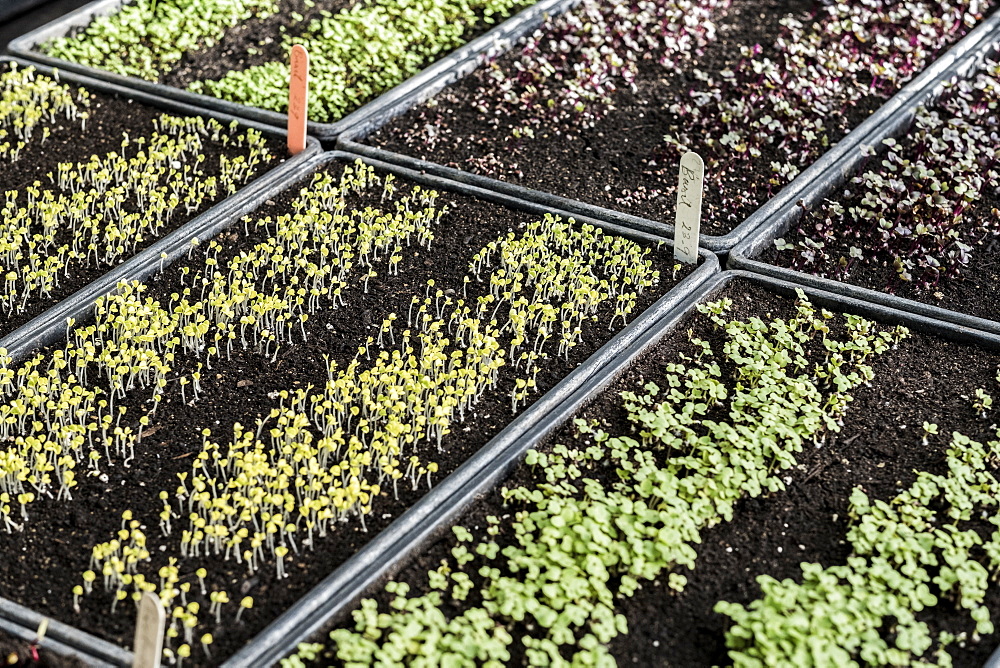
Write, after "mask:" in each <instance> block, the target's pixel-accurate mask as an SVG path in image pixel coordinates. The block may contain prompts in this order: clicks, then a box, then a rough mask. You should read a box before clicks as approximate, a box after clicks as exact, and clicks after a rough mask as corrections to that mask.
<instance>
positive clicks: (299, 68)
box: [288, 44, 309, 155]
mask: <svg viewBox="0 0 1000 668" xmlns="http://www.w3.org/2000/svg"><path fill="white" fill-rule="evenodd" d="M308 108H309V54H308V53H307V52H306V48H305V47H304V46H302V45H301V44H296V45H295V46H293V47H292V67H291V75H290V78H289V82H288V151H289V152H290V153H291V154H292V155H295V154H297V153H300V152H301V151H302V150H303V149H304V148H305V147H306V122H307V121H308V119H309V114H308Z"/></svg>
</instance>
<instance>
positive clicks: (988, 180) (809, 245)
mask: <svg viewBox="0 0 1000 668" xmlns="http://www.w3.org/2000/svg"><path fill="white" fill-rule="evenodd" d="M998 104H1000V66H998V65H996V64H989V65H988V66H987V67H986V69H985V70H984V71H982V72H980V73H979V74H977V75H976V76H975V77H973V78H972V79H970V80H967V81H961V82H958V83H953V84H950V85H948V86H947V87H946V88H945V90H944V92H943V94H942V96H941V98H940V99H939V101H938V102H937V103H936V104H935V105H934V106H933V107H931V108H921V109H919V110H918V111H917V114H916V117H915V121H914V126H913V128H912V129H911V130H910V133H909V134H908V135H907V136H906V137H904V138H901V139H899V140H897V139H886V140H884V141H883V142H882V146H881V147H880V149H879V150H876V149H875V148H874V147H870V148H867V149H865V152H866V155H868V156H869V157H868V163H867V169H866V170H865V171H864V172H862V173H861V174H860V175H859V176H857V177H855V178H854V179H853V180H852V185H850V186H849V187H848V191H847V193H848V195H847V196H846V197H844V198H843V200H841V201H832V200H826V201H824V202H823V203H822V204H821V205H820V206H818V207H817V208H816V209H815V210H813V211H810V212H808V213H806V215H805V216H804V217H803V219H802V221H801V222H800V224H799V226H798V230H797V234H796V235H795V239H794V241H787V240H785V239H778V240H777V242H776V244H775V245H776V247H777V249H778V251H779V253H780V252H788V251H790V252H791V253H793V255H792V257H791V261H790V262H791V266H792V267H793V268H795V269H799V270H803V271H808V272H810V273H814V274H818V275H821V276H826V277H831V278H836V279H845V278H847V277H849V276H850V275H851V272H852V269H854V268H855V266H856V265H868V266H872V265H874V266H880V267H891V268H892V269H893V271H892V273H891V274H890V277H891V278H890V280H889V284H888V285H887V286H886V287H887V288H889V289H894V288H895V287H896V286H898V284H899V283H900V282H914V283H917V284H919V285H921V286H925V287H927V286H934V285H937V283H938V282H939V281H940V280H941V279H942V278H948V277H954V276H957V275H958V274H959V273H960V272H961V270H962V268H963V267H965V266H966V265H967V264H968V263H969V262H970V260H971V258H972V255H971V253H972V250H973V249H974V248H975V247H977V246H980V245H982V244H983V243H985V242H989V241H990V240H992V239H995V238H997V237H998V236H1000V220H998V218H997V216H996V215H995V211H996V210H995V209H994V210H993V212H986V211H982V210H980V209H981V207H977V206H975V205H976V203H977V202H979V200H980V199H981V197H982V195H983V192H984V191H985V190H987V189H989V190H993V189H996V188H997V186H998V185H1000V176H998V173H997V170H996V169H995V167H996V148H995V146H996V141H997V131H998V125H1000V123H998V120H997V117H996V109H997V106H998Z"/></svg>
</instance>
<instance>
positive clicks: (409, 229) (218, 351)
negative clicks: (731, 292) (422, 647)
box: [0, 154, 718, 666]
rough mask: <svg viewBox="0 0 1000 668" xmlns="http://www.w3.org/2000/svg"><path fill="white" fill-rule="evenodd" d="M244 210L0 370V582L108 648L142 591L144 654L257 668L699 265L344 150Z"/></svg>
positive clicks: (120, 641) (622, 234)
mask: <svg viewBox="0 0 1000 668" xmlns="http://www.w3.org/2000/svg"><path fill="white" fill-rule="evenodd" d="M289 183H291V184H293V185H289ZM255 204H256V206H257V208H256V209H255V210H253V211H252V212H250V213H247V214H245V215H244V214H243V213H241V212H232V215H230V216H229V217H228V222H229V226H228V227H227V228H225V229H222V230H220V231H218V232H217V233H216V234H215V235H214V236H211V237H202V238H199V239H197V240H192V242H191V243H189V244H188V246H187V248H186V251H185V254H183V255H182V256H180V257H179V258H177V259H176V260H174V261H173V263H172V264H167V265H165V266H164V267H163V268H162V272H160V271H159V270H160V267H159V262H158V260H156V259H154V260H153V261H151V267H147V269H149V268H153V269H155V272H156V273H155V275H150V276H148V277H147V278H145V279H143V280H133V279H126V280H123V281H121V282H120V283H119V284H118V285H117V287H116V289H115V291H114V292H113V293H111V294H107V295H106V296H103V297H102V298H100V299H98V300H97V301H96V304H95V305H94V306H93V309H92V314H91V315H90V316H89V317H84V316H80V317H79V318H77V320H76V321H75V322H73V321H71V322H68V323H66V324H59V325H54V326H53V330H56V331H57V332H58V333H59V340H57V341H54V342H52V343H51V344H50V345H49V346H47V347H44V348H41V349H37V348H32V347H30V346H22V347H20V348H18V349H11V350H7V351H5V352H4V353H3V358H2V359H0V392H2V398H0V418H2V419H0V429H3V438H5V439H6V440H7V445H5V446H4V449H3V450H0V453H3V459H0V485H2V490H3V496H2V497H0V499H2V500H3V502H2V504H0V527H2V528H3V529H4V530H5V531H6V532H7V534H8V535H7V538H6V539H5V540H4V542H3V543H2V545H0V552H2V555H0V558H2V560H3V563H4V564H5V567H4V569H3V570H2V572H0V595H2V596H3V597H5V598H6V599H9V600H11V601H13V602H14V603H16V604H17V605H19V606H24V607H28V608H31V610H32V611H33V612H34V613H37V614H42V615H46V616H49V617H52V618H53V619H55V620H58V621H60V622H62V623H65V624H69V625H72V626H73V627H76V629H78V630H77V631H74V632H73V633H71V634H69V635H70V637H65V636H59V635H57V636H55V637H54V639H55V640H57V641H59V642H64V643H66V644H69V643H70V642H73V639H74V638H75V637H76V636H74V635H73V634H80V635H81V636H82V635H84V634H85V635H86V638H88V639H90V640H91V641H96V639H100V640H101V641H104V642H111V643H115V644H117V645H119V646H124V645H127V644H128V643H129V642H130V640H131V637H132V625H133V620H134V618H135V607H136V606H135V604H134V602H133V601H136V600H138V599H139V598H141V596H142V595H143V594H144V593H145V592H151V593H155V594H156V595H158V596H159V597H160V599H161V601H162V602H163V603H164V606H165V608H166V610H167V611H168V626H167V628H166V637H167V642H166V647H165V650H164V652H165V655H166V657H167V658H168V659H169V660H171V661H174V662H176V663H177V664H178V665H189V666H190V665H217V664H219V663H222V662H223V661H225V660H226V659H227V657H230V656H231V655H233V654H234V653H235V652H237V651H238V650H239V649H240V648H241V647H243V646H244V645H246V644H247V642H248V641H249V640H250V639H251V638H253V637H254V636H255V635H256V634H258V633H260V632H261V631H264V634H263V636H262V638H261V639H260V640H258V641H256V642H254V643H252V644H251V645H249V646H248V647H250V648H251V649H249V650H247V651H250V652H251V656H252V658H251V659H250V660H249V661H248V662H247V663H242V664H241V663H240V661H239V660H237V661H236V662H235V664H233V665H250V664H253V665H262V664H266V663H268V660H267V658H266V657H267V656H268V654H267V653H268V652H269V651H271V644H272V643H274V639H273V638H274V630H273V627H272V628H269V624H271V623H272V622H273V621H274V620H276V619H278V618H279V617H280V616H282V615H283V614H285V613H286V612H288V611H291V612H288V614H289V615H291V616H292V617H294V616H295V615H301V614H302V609H303V608H306V609H310V608H311V609H317V608H319V607H322V606H324V605H327V604H329V603H330V602H336V601H339V600H340V599H341V598H343V597H344V596H347V595H351V592H352V587H354V586H356V584H357V582H358V581H360V580H363V579H364V578H366V577H368V576H369V574H370V572H371V571H372V569H373V566H372V564H374V563H378V562H379V561H380V560H382V559H384V558H385V555H386V554H391V553H392V551H393V550H394V549H396V547H397V545H398V544H400V543H405V540H404V539H405V538H406V537H407V536H408V535H409V533H410V532H412V531H414V530H418V529H419V528H420V527H421V526H422V521H421V517H422V516H424V515H426V514H427V513H429V512H431V511H432V510H434V509H435V508H437V507H438V506H440V504H441V503H443V502H445V500H447V499H448V498H449V497H450V495H451V494H452V493H453V492H454V490H455V489H457V488H459V487H461V486H462V485H464V484H465V482H466V480H467V479H468V478H469V477H470V476H473V475H475V474H476V472H477V471H478V470H479V469H480V468H482V467H484V466H486V465H487V464H488V462H486V461H484V460H483V459H482V457H479V458H475V459H471V460H470V458H472V457H473V455H475V453H476V452H477V451H479V450H480V449H482V448H484V447H486V448H487V449H492V450H493V451H501V450H503V449H504V448H506V447H507V446H508V445H509V444H510V443H512V442H513V441H514V440H515V439H516V438H517V437H518V436H520V435H521V434H522V433H524V432H525V431H526V430H529V429H531V428H532V427H533V426H534V425H535V424H537V423H538V422H539V421H541V420H542V419H543V417H544V416H545V415H546V414H547V413H548V412H549V411H550V410H551V409H552V408H553V406H555V405H556V404H558V402H559V401H560V399H561V398H562V397H564V396H566V395H567V394H568V393H570V392H572V391H573V390H575V389H576V388H577V387H580V386H581V385H582V384H583V383H584V382H585V381H586V380H587V379H588V378H589V377H590V376H592V375H594V374H595V373H597V372H598V371H599V369H600V368H601V367H602V366H603V365H604V364H605V363H607V362H608V361H609V360H610V359H612V358H613V357H614V355H615V354H617V352H618V351H620V350H621V349H622V348H624V347H625V346H627V345H628V344H629V343H630V342H631V341H632V340H634V339H635V338H637V337H638V336H640V335H641V334H642V332H644V331H645V330H646V329H647V328H648V327H649V326H650V325H651V324H652V323H654V322H656V321H657V319H658V318H659V317H660V315H662V314H663V313H665V312H667V311H669V310H670V309H671V308H672V306H673V305H675V304H677V303H680V302H681V301H683V299H684V298H685V297H686V296H688V295H689V294H690V293H691V292H692V291H693V290H694V289H695V288H696V287H697V286H698V285H700V284H701V283H702V282H704V281H705V280H707V279H708V278H709V277H710V276H712V275H713V274H714V272H716V271H717V268H718V262H717V260H716V258H715V256H714V255H712V254H710V253H708V252H704V251H703V252H702V254H701V256H700V258H699V261H698V263H696V264H692V265H682V264H679V263H677V262H676V261H675V260H674V259H673V254H672V249H671V246H670V243H669V242H668V241H666V240H664V239H662V238H659V237H655V236H652V235H648V234H644V233H641V232H635V231H629V230H622V229H618V228H615V227H614V226H613V225H607V224H603V225H600V226H598V225H595V224H593V223H592V222H591V221H586V220H580V219H577V220H573V219H572V218H569V217H567V216H566V215H565V214H563V213H561V212H558V211H555V212H553V211H550V210H547V209H545V208H544V207H541V206H539V205H537V204H533V203H528V202H518V201H516V200H513V199H512V198H509V197H506V196H504V195H499V194H496V193H480V192H478V191H477V190H476V189H475V188H470V187H468V186H463V185H461V184H453V183H449V182H447V181H444V180H441V179H438V178H436V177H432V176H426V175H420V174H417V173H415V172H410V171H408V170H405V169H402V168H398V167H390V166H386V165H381V164H377V163H365V162H361V161H360V160H357V161H356V158H355V157H354V156H350V155H347V154H326V155H323V156H320V157H318V158H316V159H314V160H313V161H311V162H309V163H307V164H305V165H303V166H300V168H299V169H298V171H297V172H296V173H295V174H294V175H293V176H290V177H289V181H287V182H286V183H284V184H281V185H276V186H275V187H273V188H271V189H269V190H268V191H263V192H258V193H257V195H256V199H255ZM467 460H469V461H467ZM469 462H471V463H469ZM413 508H417V511H416V512H408V509H409V510H412V509H413ZM53 541H57V543H58V545H59V549H58V551H57V552H55V551H53V550H51V549H50V547H51V545H52V542H53ZM56 554H58V556H55V555H56ZM303 597H305V598H303ZM300 599H301V601H300ZM3 610H4V607H3V606H2V605H0V613H2V612H3ZM283 619H286V620H287V619H288V616H285V617H283ZM302 619H304V620H306V621H308V619H309V616H308V615H305V616H304V617H302ZM28 627H29V629H30V628H31V625H30V624H29V625H28ZM306 633H308V631H306ZM51 634H52V632H51V631H50V635H51ZM279 635H280V634H279ZM303 637H304V636H299V637H297V638H296V639H302V638H303ZM281 639H283V636H281ZM285 651H287V648H284V649H282V651H280V652H278V653H277V654H276V655H275V659H278V658H281V656H282V655H283V653H284V652H285Z"/></svg>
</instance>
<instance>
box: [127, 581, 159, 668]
mask: <svg viewBox="0 0 1000 668" xmlns="http://www.w3.org/2000/svg"><path fill="white" fill-rule="evenodd" d="M166 622H167V615H166V612H164V610H163V604H162V603H160V597H159V596H156V595H155V594H150V593H149V592H146V593H144V594H143V595H142V599H141V600H140V601H139V615H138V618H137V619H136V620H135V642H134V643H133V646H134V647H135V660H134V662H133V663H132V666H133V668H160V657H162V656H163V627H164V626H165V625H166Z"/></svg>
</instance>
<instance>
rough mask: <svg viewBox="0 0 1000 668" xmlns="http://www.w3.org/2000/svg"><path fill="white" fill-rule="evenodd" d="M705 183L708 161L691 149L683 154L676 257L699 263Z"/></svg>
mask: <svg viewBox="0 0 1000 668" xmlns="http://www.w3.org/2000/svg"><path fill="white" fill-rule="evenodd" d="M704 183H705V163H704V161H702V159H701V156H700V155H698V154H697V153H694V152H692V151H688V152H687V153H685V154H684V155H683V156H681V168H680V174H679V175H678V184H677V218H676V222H675V223H674V257H675V258H677V259H678V260H680V261H681V262H687V263H690V264H694V263H696V262H698V236H699V232H700V231H701V197H702V189H703V187H704Z"/></svg>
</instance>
